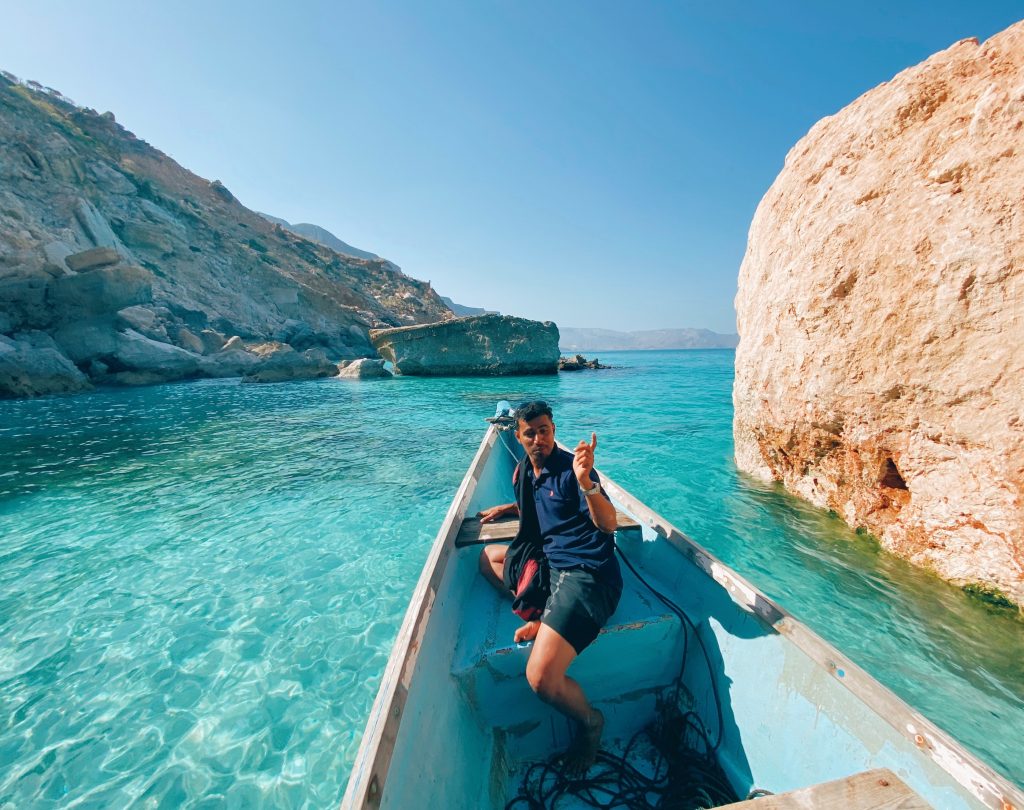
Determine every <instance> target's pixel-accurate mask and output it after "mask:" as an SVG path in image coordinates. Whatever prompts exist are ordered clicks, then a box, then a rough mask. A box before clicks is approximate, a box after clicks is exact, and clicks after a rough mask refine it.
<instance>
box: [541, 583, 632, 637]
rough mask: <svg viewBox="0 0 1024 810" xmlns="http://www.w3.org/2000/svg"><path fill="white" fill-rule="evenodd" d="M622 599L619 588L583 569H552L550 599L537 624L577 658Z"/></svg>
mask: <svg viewBox="0 0 1024 810" xmlns="http://www.w3.org/2000/svg"><path fill="white" fill-rule="evenodd" d="M621 595H622V589H621V588H615V587H613V586H611V585H608V584H607V583H606V582H605V581H604V580H602V579H600V578H599V577H596V576H594V574H593V572H591V571H588V570H587V569H586V568H565V569H558V568H552V569H551V595H550V596H549V597H548V600H547V603H546V604H545V606H544V613H543V615H542V616H541V617H540V620H541V622H542V623H543V624H546V625H547V626H548V627H550V628H551V629H552V630H555V631H556V632H557V633H558V634H559V635H560V636H561V637H562V638H564V639H565V640H566V641H568V642H569V643H570V644H571V645H572V646H573V649H574V650H576V654H577V655H579V654H580V653H581V652H583V650H584V649H586V648H587V647H588V646H589V645H590V643H591V642H593V640H594V639H595V638H597V634H598V633H599V632H601V628H602V627H604V625H605V622H607V621H608V619H609V618H610V617H611V615H612V614H613V613H614V612H615V608H616V607H618V604H619V597H620V596H621Z"/></svg>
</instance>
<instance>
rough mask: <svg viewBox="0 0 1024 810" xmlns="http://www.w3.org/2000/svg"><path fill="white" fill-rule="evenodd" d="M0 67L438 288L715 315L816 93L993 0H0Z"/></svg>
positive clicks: (660, 313)
mask: <svg viewBox="0 0 1024 810" xmlns="http://www.w3.org/2000/svg"><path fill="white" fill-rule="evenodd" d="M2 16H3V25H2V27H0V67H2V68H4V69H6V70H8V71H10V72H12V73H15V74H16V75H18V76H20V77H22V78H28V79H35V80H37V81H40V82H42V83H43V84H45V85H49V86H51V87H55V88H57V89H58V90H60V91H62V92H63V93H65V94H66V95H68V96H70V97H71V98H73V99H75V100H76V101H77V102H78V103H79V104H82V105H84V106H89V107H94V108H96V109H98V110H99V111H101V112H102V111H104V110H111V111H112V112H114V113H115V115H116V116H117V119H118V121H120V122H121V123H122V124H124V125H125V126H126V127H127V128H128V129H130V130H132V131H133V132H135V133H136V134H137V135H138V136H139V137H141V138H143V139H145V140H147V141H149V142H150V143H151V144H153V145H154V146H156V147H157V148H159V149H161V150H163V151H164V152H166V153H167V154H169V155H171V156H172V157H173V158H175V159H176V160H177V161H178V162H179V163H181V164H183V165H184V166H186V167H187V168H189V169H191V170H192V171H194V172H196V173H197V174H199V175H201V176H203V177H206V178H209V179H220V180H221V181H222V182H224V184H225V185H226V186H227V187H228V188H229V189H230V190H231V191H232V192H233V193H234V194H235V195H236V196H237V197H238V198H239V199H240V200H241V201H242V202H243V203H244V204H245V205H247V206H249V207H250V208H254V209H257V210H261V211H266V212H268V213H271V214H274V215H276V216H280V217H284V218H285V219H288V220H290V221H292V222H313V223H316V224H318V225H322V226H324V227H326V228H328V229H329V230H331V231H332V232H334V233H335V234H336V235H337V236H339V237H340V238H342V239H344V240H345V241H347V242H349V243H350V244H353V245H356V246H357V247H361V248H363V249H366V250H371V251H373V252H375V253H378V254H380V255H382V256H385V257H387V258H389V259H391V260H392V261H394V262H396V263H397V264H399V265H401V266H402V268H403V269H404V270H405V271H406V272H407V273H409V274H410V275H412V276H415V277H417V278H422V279H429V280H431V281H432V282H433V284H434V287H435V289H437V290H438V291H439V292H440V293H441V294H443V295H449V296H451V297H452V298H454V299H455V300H456V301H458V302H460V303H464V304H468V305H473V306H486V307H488V308H492V309H500V310H502V311H504V312H508V313H513V314H518V315H523V316H526V317H531V318H538V319H544V320H546V319H552V320H555V321H556V322H557V323H559V324H561V325H563V326H601V327H606V328H613V329H654V328H666V327H684V326H694V327H705V328H709V329H714V330H716V331H719V332H731V331H733V330H734V328H735V315H734V312H733V306H732V301H733V297H734V295H735V290H736V275H737V271H738V269H739V264H740V261H741V259H742V257H743V251H744V248H745V245H746V237H747V229H748V227H749V224H750V219H751V217H752V215H753V213H754V209H755V207H756V206H757V203H758V201H759V200H760V198H761V196H762V195H763V194H764V192H765V191H766V190H767V188H768V186H769V185H770V184H771V182H772V180H773V179H774V178H775V176H776V174H777V173H778V171H779V170H780V168H781V167H782V161H783V158H784V156H785V154H786V152H787V151H788V150H789V148H790V147H791V146H792V145H793V144H794V143H795V142H796V141H797V140H798V139H799V138H800V137H801V136H803V135H804V134H805V133H806V132H807V130H808V129H809V128H810V127H811V126H812V125H813V124H814V122H815V121H817V120H818V119H820V118H821V117H823V116H825V115H830V114H832V113H834V112H836V111H838V110H839V109H841V108H842V107H843V106H845V105H846V104H848V103H849V102H850V101H852V100H853V99H854V98H856V97H857V96H858V95H860V94H861V93H863V92H865V91H866V90H868V89H870V88H871V87H874V86H875V85H877V84H879V83H880V82H883V81H886V80H888V79H890V78H892V76H894V75H895V74H896V73H897V72H899V71H900V70H902V69H903V68H905V67H908V66H909V65H913V64H916V63H917V62H919V61H921V60H922V59H924V58H926V57H927V56H929V55H930V54H931V53H933V52H935V51H937V50H941V49H943V48H946V47H948V46H949V45H951V44H952V43H953V42H955V41H956V40H958V39H962V38H965V37H971V36H975V37H978V38H980V39H982V40H984V39H985V38H987V37H989V36H991V35H992V34H994V33H997V32H998V31H1001V30H1002V29H1004V28H1006V27H1007V26H1008V25H1009V24H1011V23H1013V22H1015V21H1016V20H1018V19H1020V18H1024V3H1022V2H1020V0H1017V2H988V3H986V2H973V3H972V2H964V1H963V0H958V1H957V2H949V1H948V0H933V1H932V2H899V0H889V2H861V3H838V2H805V3H795V2H780V1H778V0H756V2H755V1H754V0H752V1H751V2H745V3H741V2H718V3H710V2H696V0H695V1H694V2H685V3H684V2H675V3H670V2H644V1H643V0H635V1H634V0H621V1H620V2H601V1H600V0H579V2H559V1H558V0H549V2H489V1H488V0H479V1H476V0H474V1H473V2H470V0H465V2H448V1H447V0H433V1H432V2H405V3H397V2H361V3H348V2H308V3H293V4H290V5H287V4H283V3H265V2H259V0H252V1H251V2H218V0H205V2H192V1H191V0H186V1H184V2H182V1H181V0H176V1H175V2H166V3H147V2H139V0H133V2H100V1H96V0H93V1H92V2H88V3H86V2H77V1H76V2H62V3H60V2H47V1H46V0H33V2H22V3H9V4H7V7H6V8H5V10H4V12H3V15H2Z"/></svg>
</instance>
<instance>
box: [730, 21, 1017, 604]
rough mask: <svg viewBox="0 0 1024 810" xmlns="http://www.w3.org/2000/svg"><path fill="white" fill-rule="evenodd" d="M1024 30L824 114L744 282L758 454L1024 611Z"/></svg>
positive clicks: (742, 390)
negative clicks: (1021, 606)
mask: <svg viewBox="0 0 1024 810" xmlns="http://www.w3.org/2000/svg"><path fill="white" fill-rule="evenodd" d="M1022 188H1024V23H1018V24H1017V25H1014V26H1013V27H1011V28H1009V29H1007V30H1006V31H1004V32H1003V33H1001V34H999V35H997V36H995V37H993V38H991V39H990V40H988V41H987V42H986V43H985V44H984V45H979V44H978V43H977V42H976V41H974V40H965V41H963V42H959V43H957V44H955V45H953V46H952V47H951V48H949V49H948V50H946V51H943V52H941V53H938V54H936V55H934V56H933V57H931V58H930V59H928V60H927V61H926V62H924V63H922V64H920V65H918V66H916V67H913V68H910V69H908V70H906V71H904V72H903V73H901V74H899V75H898V76H897V77H896V78H895V79H893V80H892V81H890V82H888V83H886V84H883V85H881V86H880V87H877V88H875V89H874V90H871V91H870V92H868V93H866V94H865V95H864V96H862V97H861V98H859V99H857V100H856V101H854V102H853V103H852V104H851V105H850V106H848V107H847V108H845V109H844V110H842V111H841V112H839V113H838V114H837V115H835V116H832V117H831V118H826V119H824V120H822V121H820V122H819V123H818V124H816V125H815V126H814V127H813V128H812V129H811V131H810V132H809V133H808V134H807V135H806V136H805V137H804V138H803V139H802V140H801V141H800V142H799V143H798V144H797V145H796V146H795V147H794V148H793V149H792V150H791V151H790V153H789V155H788V156H787V158H786V163H785V167H784V169H783V171H782V173H781V174H780V175H779V176H778V178H777V179H776V181H775V183H774V184H773V185H772V187H771V188H770V189H769V191H768V193H767V194H766V195H765V197H764V199H763V200H762V201H761V204H760V205H759V206H758V209H757V213H756V215H755V217H754V221H753V224H752V225H751V229H750V240H749V244H748V247H747V253H746V256H745V257H744V260H743V265H742V267H741V269H740V278H739V292H738V294H737V296H736V309H737V315H738V323H739V331H740V335H741V340H740V345H739V348H738V349H737V353H736V382H735V388H734V393H733V399H734V404H735V422H734V434H735V441H736V461H737V464H738V465H739V467H740V468H741V469H743V470H746V471H748V472H751V473H754V474H755V475H757V476H760V477H762V478H765V479H775V480H779V481H782V482H783V483H784V484H785V485H786V487H787V488H788V489H790V490H791V491H793V492H795V493H797V494H799V495H801V496H803V497H805V498H807V499H808V500H810V501H812V502H813V503H815V504H818V505H820V506H822V507H827V508H830V509H833V510H835V511H836V512H837V513H838V514H840V515H841V516H842V517H843V518H845V519H846V521H847V522H848V523H849V524H850V525H851V526H857V527H865V528H867V529H868V530H870V531H871V532H872V533H874V534H875V535H876V536H878V537H879V538H880V540H881V542H882V544H883V545H884V546H885V547H887V548H889V549H891V550H893V551H895V552H897V553H898V554H901V555H903V556H905V557H907V558H909V559H910V560H912V561H914V562H916V563H919V564H921V565H925V566H928V567H931V568H933V569H934V570H935V571H937V572H938V573H939V574H940V575H941V576H943V577H946V578H948V579H950V580H952V581H953V582H956V583H958V584H967V583H983V584H984V585H985V586H986V587H989V588H996V589H998V590H1000V591H1002V592H1003V593H1004V594H1006V595H1008V596H1009V597H1010V598H1011V599H1012V600H1014V601H1016V602H1017V603H1018V604H1020V603H1024V198H1022V196H1021V195H1022V192H1021V189H1022Z"/></svg>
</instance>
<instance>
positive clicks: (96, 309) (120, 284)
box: [47, 264, 153, 318]
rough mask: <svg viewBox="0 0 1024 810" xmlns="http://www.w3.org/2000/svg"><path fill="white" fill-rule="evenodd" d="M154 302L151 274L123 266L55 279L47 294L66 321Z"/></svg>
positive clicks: (137, 268) (140, 269)
mask: <svg viewBox="0 0 1024 810" xmlns="http://www.w3.org/2000/svg"><path fill="white" fill-rule="evenodd" d="M152 299H153V275H152V273H150V272H149V271H148V270H144V269H143V268H141V267H133V266H131V265H124V264H119V265H115V266H113V267H103V268H100V269H98V270H93V271H91V272H88V273H79V274H77V275H73V276H65V277H63V278H57V279H54V280H53V281H52V283H51V284H50V289H49V292H48V295H47V300H48V301H49V303H50V304H51V305H52V306H53V307H54V308H56V309H58V310H63V313H61V314H62V316H63V317H65V318H67V317H80V316H82V315H99V314H103V313H108V312H109V313H113V312H117V311H118V310H120V309H124V308H125V307H129V306H132V305H133V304H145V303H148V302H149V301H151V300H152Z"/></svg>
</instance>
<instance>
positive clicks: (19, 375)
mask: <svg viewBox="0 0 1024 810" xmlns="http://www.w3.org/2000/svg"><path fill="white" fill-rule="evenodd" d="M90 388H92V384H91V383H90V382H89V378H88V377H86V376H85V375H84V374H83V373H82V372H81V371H79V370H78V368H77V367H76V366H75V364H74V363H72V362H71V360H70V359H68V358H67V357H66V356H65V355H64V354H63V353H61V351H60V349H59V348H58V347H57V345H56V344H55V343H54V342H53V339H52V338H51V337H50V336H49V335H47V334H46V333H45V332H27V333H20V334H18V335H16V336H14V337H13V338H9V337H5V336H3V335H0V399H6V398H11V397H33V396H39V395H41V394H66V393H75V392H78V391H86V390H88V389H90Z"/></svg>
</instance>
